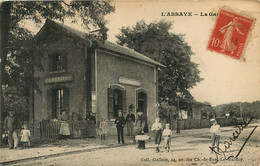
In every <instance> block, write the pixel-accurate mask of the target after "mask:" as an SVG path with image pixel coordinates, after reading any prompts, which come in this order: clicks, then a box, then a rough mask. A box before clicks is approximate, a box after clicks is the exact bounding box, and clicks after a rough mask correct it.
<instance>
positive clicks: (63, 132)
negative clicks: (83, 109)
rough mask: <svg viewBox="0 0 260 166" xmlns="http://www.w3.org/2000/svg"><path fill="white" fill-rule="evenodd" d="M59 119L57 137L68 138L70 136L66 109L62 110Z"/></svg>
mask: <svg viewBox="0 0 260 166" xmlns="http://www.w3.org/2000/svg"><path fill="white" fill-rule="evenodd" d="M59 120H60V123H61V125H60V132H59V139H68V138H69V136H70V129H69V123H68V121H69V119H68V116H67V114H66V110H62V113H61V116H60V117H59Z"/></svg>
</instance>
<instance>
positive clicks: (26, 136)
mask: <svg viewBox="0 0 260 166" xmlns="http://www.w3.org/2000/svg"><path fill="white" fill-rule="evenodd" d="M30 137H31V132H30V130H29V129H28V124H27V123H25V124H24V125H23V129H22V131H21V142H22V143H23V148H24V149H26V148H27V149H29V147H30Z"/></svg>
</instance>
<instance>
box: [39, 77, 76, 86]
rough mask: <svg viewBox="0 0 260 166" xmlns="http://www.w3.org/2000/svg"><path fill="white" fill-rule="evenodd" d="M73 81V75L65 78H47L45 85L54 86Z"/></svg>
mask: <svg viewBox="0 0 260 166" xmlns="http://www.w3.org/2000/svg"><path fill="white" fill-rule="evenodd" d="M72 80H73V76H72V75H65V76H55V77H49V78H45V80H44V83H45V84H53V83H60V82H69V81H72Z"/></svg>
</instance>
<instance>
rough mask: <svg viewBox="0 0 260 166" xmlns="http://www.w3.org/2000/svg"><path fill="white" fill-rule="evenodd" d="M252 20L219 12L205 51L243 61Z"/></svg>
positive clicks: (222, 10) (223, 11)
mask: <svg viewBox="0 0 260 166" xmlns="http://www.w3.org/2000/svg"><path fill="white" fill-rule="evenodd" d="M254 21H255V20H254V19H253V18H250V17H246V16H242V15H240V14H236V13H234V12H230V11H227V10H224V9H221V10H220V11H219V16H218V18H217V21H216V24H215V27H214V29H213V32H212V34H211V37H210V40H209V43H208V46H207V49H208V50H210V51H213V52H217V53H220V54H223V55H226V56H229V57H231V58H234V59H237V60H243V61H245V57H244V56H243V53H244V51H245V48H246V45H247V42H248V38H249V35H250V32H251V31H252V27H253V24H254Z"/></svg>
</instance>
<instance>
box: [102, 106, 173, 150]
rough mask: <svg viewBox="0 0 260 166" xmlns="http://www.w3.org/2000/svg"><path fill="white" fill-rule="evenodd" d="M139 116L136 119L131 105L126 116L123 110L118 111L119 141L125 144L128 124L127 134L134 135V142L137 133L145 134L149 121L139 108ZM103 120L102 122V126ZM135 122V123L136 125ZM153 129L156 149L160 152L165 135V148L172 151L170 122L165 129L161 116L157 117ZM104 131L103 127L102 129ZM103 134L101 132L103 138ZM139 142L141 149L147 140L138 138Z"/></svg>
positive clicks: (116, 122) (116, 121)
mask: <svg viewBox="0 0 260 166" xmlns="http://www.w3.org/2000/svg"><path fill="white" fill-rule="evenodd" d="M136 115H137V118H136V121H135V115H134V114H133V110H132V108H131V107H129V114H128V115H127V116H126V118H125V117H124V116H123V113H122V111H121V110H119V112H118V117H117V118H116V120H115V124H116V128H117V136H118V143H119V144H120V143H121V142H122V143H123V144H124V143H125V142H124V126H125V125H126V126H127V135H128V136H132V137H133V141H134V143H135V142H136V139H135V138H136V136H137V135H144V134H145V133H146V132H148V131H147V129H146V128H148V127H147V124H146V123H147V121H146V118H145V115H144V113H143V112H142V111H140V110H137V114H136ZM101 124H102V121H101V123H100V127H101V128H102V126H104V125H101ZM134 124H135V125H134ZM151 130H152V131H153V132H154V135H155V146H156V148H155V151H156V152H159V151H160V150H159V145H160V143H161V140H162V137H164V140H165V149H166V151H167V152H169V151H170V145H171V136H172V131H171V129H170V124H166V125H165V129H163V127H162V124H161V122H160V118H156V119H155V123H153V125H152V128H151ZM101 131H102V129H101ZM102 135H103V134H101V139H102V137H104V136H102ZM138 142H139V144H140V145H138V147H139V148H140V149H144V148H145V140H138Z"/></svg>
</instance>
